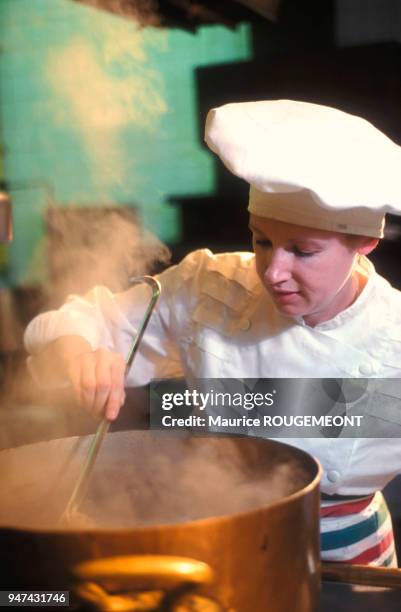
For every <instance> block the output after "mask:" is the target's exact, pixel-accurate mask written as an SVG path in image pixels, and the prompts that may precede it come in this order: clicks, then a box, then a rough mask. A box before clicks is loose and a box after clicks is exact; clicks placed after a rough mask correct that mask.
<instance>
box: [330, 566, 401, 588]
mask: <svg viewBox="0 0 401 612" xmlns="http://www.w3.org/2000/svg"><path fill="white" fill-rule="evenodd" d="M321 575H322V579H323V580H331V581H334V582H347V583H352V584H363V585H366V586H377V587H387V588H393V589H401V569H397V568H387V567H372V566H369V565H352V564H349V565H347V564H345V563H322V570H321Z"/></svg>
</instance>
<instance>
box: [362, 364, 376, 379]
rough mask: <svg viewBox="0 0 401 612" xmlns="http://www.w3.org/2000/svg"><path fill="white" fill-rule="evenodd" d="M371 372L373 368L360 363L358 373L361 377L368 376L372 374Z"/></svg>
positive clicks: (370, 365)
mask: <svg viewBox="0 0 401 612" xmlns="http://www.w3.org/2000/svg"><path fill="white" fill-rule="evenodd" d="M373 372H374V367H373V366H372V364H371V363H369V362H366V363H361V365H360V366H359V373H360V374H362V376H370V375H371V374H373Z"/></svg>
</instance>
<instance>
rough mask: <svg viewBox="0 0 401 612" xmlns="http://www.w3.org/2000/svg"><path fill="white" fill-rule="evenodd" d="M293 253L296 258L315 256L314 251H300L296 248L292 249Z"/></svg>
mask: <svg viewBox="0 0 401 612" xmlns="http://www.w3.org/2000/svg"><path fill="white" fill-rule="evenodd" d="M293 252H294V253H295V255H296V256H297V257H312V255H314V254H315V251H301V249H298V248H297V247H294V249H293Z"/></svg>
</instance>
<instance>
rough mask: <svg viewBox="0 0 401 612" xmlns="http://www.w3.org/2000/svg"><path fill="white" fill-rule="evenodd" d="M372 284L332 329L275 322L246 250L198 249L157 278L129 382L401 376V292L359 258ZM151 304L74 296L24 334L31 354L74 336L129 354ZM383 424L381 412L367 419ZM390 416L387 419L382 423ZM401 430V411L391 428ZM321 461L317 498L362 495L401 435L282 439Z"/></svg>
mask: <svg viewBox="0 0 401 612" xmlns="http://www.w3.org/2000/svg"><path fill="white" fill-rule="evenodd" d="M357 265H358V272H359V273H360V274H363V275H364V276H365V277H367V282H366V285H365V287H364V289H363V291H362V292H361V294H360V295H359V296H358V298H357V299H356V300H355V302H354V303H353V304H352V305H351V306H349V307H348V308H346V309H345V310H343V311H342V312H340V313H339V314H338V315H336V316H335V317H334V318H332V319H330V320H329V321H325V322H323V323H321V324H319V325H316V326H315V327H313V328H312V327H309V326H308V325H307V324H306V323H305V322H304V321H303V319H302V317H295V318H294V317H289V316H285V315H283V314H280V313H279V312H278V311H277V309H276V308H275V306H274V303H273V301H272V299H271V297H270V296H269V294H268V293H267V291H266V290H265V288H264V287H263V286H262V284H261V282H260V280H259V279H258V277H257V274H256V270H255V261H254V255H253V254H251V253H225V254H218V255H214V254H212V253H211V252H210V251H209V250H199V251H195V252H193V253H191V254H190V255H188V256H187V257H186V258H185V259H184V260H183V261H182V262H181V263H180V264H179V265H177V266H173V267H171V268H169V269H167V270H166V271H164V272H162V273H161V274H160V275H159V276H158V279H159V281H160V283H161V285H162V295H161V298H160V300H159V303H158V305H157V307H156V309H155V311H154V313H153V315H152V318H151V320H150V323H149V326H148V328H147V331H146V334H145V336H144V339H143V341H142V344H141V348H140V351H139V353H138V354H137V356H136V357H135V363H134V366H133V367H132V369H131V371H130V373H129V375H128V380H127V385H128V386H136V385H143V384H146V383H147V382H149V380H150V379H152V378H165V377H166V378H168V377H182V376H184V377H187V378H189V379H191V378H359V377H361V378H370V377H377V378H401V293H400V292H399V291H397V290H396V289H394V288H392V287H391V285H390V284H389V283H388V282H387V281H386V280H385V279H384V278H382V277H381V276H379V275H378V274H377V273H376V272H375V270H374V267H373V265H372V264H371V262H369V260H368V259H366V258H365V257H360V258H359V261H358V264H357ZM148 300H149V287H146V286H144V285H141V286H135V287H132V288H131V289H129V290H128V291H126V292H124V293H121V294H114V295H113V294H112V293H111V292H110V291H109V290H107V289H106V288H104V287H96V288H94V289H93V290H92V291H91V292H90V293H89V294H87V295H86V296H85V297H78V296H72V297H71V298H70V299H69V300H68V301H67V303H66V304H65V305H64V306H62V308H60V309H59V310H57V311H51V312H48V313H44V314H42V315H39V317H37V318H36V319H34V320H33V321H32V322H31V323H30V325H29V326H28V328H27V331H26V337H25V341H26V347H27V349H28V351H30V352H36V351H38V350H40V348H41V347H43V346H44V345H45V344H46V343H48V342H50V341H52V340H55V339H56V338H58V337H60V336H63V335H68V334H74V335H76V334H78V335H81V336H83V337H84V338H85V339H86V340H88V342H89V343H90V344H91V346H92V347H93V349H96V348H99V347H104V348H108V349H110V350H116V351H118V352H120V353H121V354H123V355H124V356H125V355H127V353H128V351H129V347H130V344H131V342H132V338H133V335H134V334H135V329H136V327H137V326H138V324H139V321H140V320H141V318H142V316H143V313H144V309H145V304H147V303H148ZM371 414H372V418H376V419H378V422H379V421H380V418H381V415H380V406H376V407H375V408H374V409H372V411H371ZM385 418H386V420H387V421H388V420H389V417H388V416H386V417H385ZM392 420H393V423H394V427H395V428H396V427H399V426H401V410H393V411H392V412H391V417H390V425H391V421H392ZM284 441H285V442H287V443H290V444H294V445H296V446H299V447H300V448H302V449H304V450H306V451H307V452H309V453H311V454H312V455H314V456H315V457H317V458H318V459H319V461H320V462H321V464H322V466H323V469H324V474H323V478H322V490H323V492H325V493H327V494H329V495H333V494H339V495H363V494H366V493H370V492H373V491H375V490H378V489H381V488H382V487H383V486H384V485H385V484H386V483H387V482H388V481H389V480H391V478H392V477H393V476H394V475H396V474H397V473H399V472H400V471H401V439H399V438H362V439H355V438H338V439H332V438H324V437H322V438H296V439H294V438H291V439H286V440H284Z"/></svg>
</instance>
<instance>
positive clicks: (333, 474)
mask: <svg viewBox="0 0 401 612" xmlns="http://www.w3.org/2000/svg"><path fill="white" fill-rule="evenodd" d="M327 480H330V482H338V481H339V480H340V472H337V470H329V471H328V472H327Z"/></svg>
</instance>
